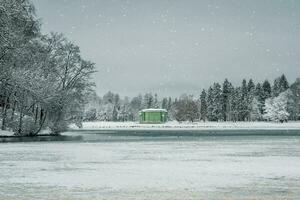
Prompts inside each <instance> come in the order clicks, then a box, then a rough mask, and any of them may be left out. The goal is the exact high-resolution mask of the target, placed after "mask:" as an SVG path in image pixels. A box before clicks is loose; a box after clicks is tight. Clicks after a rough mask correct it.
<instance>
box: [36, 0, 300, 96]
mask: <svg viewBox="0 0 300 200" xmlns="http://www.w3.org/2000/svg"><path fill="white" fill-rule="evenodd" d="M33 3H34V4H35V6H36V8H37V15H38V16H39V17H40V18H42V21H43V26H42V30H43V32H44V33H46V32H50V31H55V32H62V33H64V34H65V35H66V36H67V37H68V38H69V39H70V40H72V41H74V42H75V44H77V45H78V46H79V47H80V48H81V51H82V55H83V57H84V58H86V59H89V60H91V61H93V62H94V63H96V68H97V70H98V72H97V74H96V75H95V82H96V84H97V93H98V94H99V95H102V94H103V93H105V92H106V91H108V90H111V91H113V92H118V93H120V94H121V95H123V96H124V95H127V96H133V95H136V94H138V93H144V92H147V91H151V92H153V93H158V94H161V95H165V96H168V95H172V96H173V95H179V94H182V93H192V94H196V95H198V94H199V93H200V91H201V89H202V88H207V87H208V86H209V85H210V84H212V83H213V82H223V80H224V79H225V78H228V79H229V80H231V81H232V82H233V83H234V84H240V81H241V80H242V78H250V77H252V78H253V79H254V80H255V81H262V80H264V79H265V78H268V79H269V80H272V81H273V79H274V78H275V77H277V76H279V75H281V74H282V73H285V74H286V75H287V77H288V79H289V80H291V81H294V80H295V79H296V77H300V37H299V36H300V1H299V0H282V1H280V0H218V1H213V0H195V1H192V0H187V1H183V0H181V1H163V0H157V1H155V0H151V1H150V0H136V1H132V0H127V1H126V0H120V1H117V0H106V1H101V0H33Z"/></svg>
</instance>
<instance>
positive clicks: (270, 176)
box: [0, 130, 300, 200]
mask: <svg viewBox="0 0 300 200" xmlns="http://www.w3.org/2000/svg"><path fill="white" fill-rule="evenodd" d="M66 138H67V139H66ZM49 140H50V141H43V142H30V141H27V142H15V143H0V199H1V200H2V199H4V200H6V199H9V200H10V199H12V200H14V199H18V200H19V199H25V200H27V199H46V200H50V199H56V200H57V199H65V200H67V199H68V200H69V199H70V200H71V199H72V200H73V199H86V200H90V199H109V200H110V199H121V200H122V199H157V200H160V199H163V200H165V199H178V200H182V199H249V200H250V199H272V200H273V199H295V200H296V199H300V136H299V132H298V131H259V130H257V131H250V130H244V131H206V132H203V131H202V132H201V133H200V132H195V131H192V132H189V131H188V132H180V131H175V132H172V131H171V132H159V131H154V132H152V131H151V132H149V131H146V132H144V131H137V132H133V131H109V132H108V131H104V132H103V131H102V132H99V131H81V132H80V131H76V132H68V133H65V134H64V139H63V140H62V141H51V140H52V139H49ZM53 140H57V139H53Z"/></svg>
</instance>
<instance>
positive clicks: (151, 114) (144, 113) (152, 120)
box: [139, 108, 168, 124]
mask: <svg viewBox="0 0 300 200" xmlns="http://www.w3.org/2000/svg"><path fill="white" fill-rule="evenodd" d="M139 116H140V123H141V124H161V123H165V122H166V121H167V116H168V112H167V110H166V109H153V108H150V109H144V110H141V111H140V113H139Z"/></svg>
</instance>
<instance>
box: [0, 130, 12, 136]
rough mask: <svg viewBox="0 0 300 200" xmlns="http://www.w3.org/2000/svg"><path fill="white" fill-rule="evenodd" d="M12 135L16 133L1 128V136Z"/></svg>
mask: <svg viewBox="0 0 300 200" xmlns="http://www.w3.org/2000/svg"><path fill="white" fill-rule="evenodd" d="M12 135H14V133H13V132H11V131H3V130H0V136H12Z"/></svg>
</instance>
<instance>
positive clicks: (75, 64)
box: [0, 0, 94, 135]
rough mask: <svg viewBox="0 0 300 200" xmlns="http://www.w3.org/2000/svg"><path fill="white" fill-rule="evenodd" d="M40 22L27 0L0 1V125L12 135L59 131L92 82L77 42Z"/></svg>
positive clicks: (76, 110) (90, 70)
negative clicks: (48, 31) (43, 28)
mask: <svg viewBox="0 0 300 200" xmlns="http://www.w3.org/2000/svg"><path fill="white" fill-rule="evenodd" d="M40 27H41V23H40V21H39V20H38V19H37V17H36V16H35V8H34V6H33V5H32V3H31V2H30V1H29V0H0V108H1V113H0V122H1V125H0V126H1V129H2V130H6V129H10V130H14V132H15V133H16V134H17V135H36V134H38V133H39V132H40V131H41V130H42V129H43V128H47V127H49V128H50V129H51V130H52V132H53V133H59V132H60V131H63V130H65V128H66V127H67V123H68V122H70V121H72V120H74V119H76V118H78V117H77V116H78V114H80V115H79V116H81V115H82V109H83V105H84V99H83V97H84V94H85V93H86V92H87V91H89V90H90V88H91V86H92V85H93V83H92V82H90V75H91V74H92V73H93V72H94V64H93V63H91V62H89V61H86V60H84V59H83V58H82V57H81V55H80V51H79V47H77V46H76V45H74V44H72V43H71V42H70V41H68V40H67V39H66V38H65V37H64V36H63V35H62V34H56V33H51V34H49V35H43V34H41V31H40Z"/></svg>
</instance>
